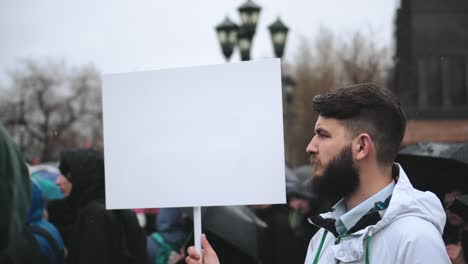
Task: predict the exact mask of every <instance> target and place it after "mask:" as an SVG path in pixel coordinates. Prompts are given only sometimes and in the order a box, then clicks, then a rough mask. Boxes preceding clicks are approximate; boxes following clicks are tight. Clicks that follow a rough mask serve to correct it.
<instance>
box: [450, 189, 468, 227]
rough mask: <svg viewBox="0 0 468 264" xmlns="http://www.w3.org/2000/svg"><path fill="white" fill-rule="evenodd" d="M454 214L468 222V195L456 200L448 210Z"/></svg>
mask: <svg viewBox="0 0 468 264" xmlns="http://www.w3.org/2000/svg"><path fill="white" fill-rule="evenodd" d="M448 209H449V210H450V211H452V212H453V213H455V214H457V215H459V216H460V217H461V218H463V221H465V222H467V221H468V195H462V196H459V197H457V198H456V199H455V201H454V202H453V204H452V205H451V206H450V207H449V208H448Z"/></svg>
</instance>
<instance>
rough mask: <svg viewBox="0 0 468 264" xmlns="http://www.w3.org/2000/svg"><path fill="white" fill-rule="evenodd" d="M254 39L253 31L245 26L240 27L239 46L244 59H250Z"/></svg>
mask: <svg viewBox="0 0 468 264" xmlns="http://www.w3.org/2000/svg"><path fill="white" fill-rule="evenodd" d="M252 39H253V34H252V32H251V31H249V30H247V29H246V28H245V27H242V26H241V27H240V28H239V34H238V42H237V43H238V46H239V51H240V56H241V60H242V61H248V60H250V50H251V48H252Z"/></svg>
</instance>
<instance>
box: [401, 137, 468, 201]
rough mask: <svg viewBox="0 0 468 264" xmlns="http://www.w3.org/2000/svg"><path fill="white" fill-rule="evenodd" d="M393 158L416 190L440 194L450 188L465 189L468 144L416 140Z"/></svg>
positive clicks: (467, 174)
mask: <svg viewBox="0 0 468 264" xmlns="http://www.w3.org/2000/svg"><path fill="white" fill-rule="evenodd" d="M396 160H397V162H399V163H400V164H401V166H402V167H403V169H405V171H406V173H407V174H408V177H409V178H410V179H411V181H412V183H413V185H414V186H415V187H416V188H418V189H421V190H430V191H433V192H435V193H436V194H437V195H438V196H439V197H442V195H443V193H444V192H447V191H450V190H453V189H461V190H462V191H467V190H466V189H467V188H468V186H467V185H466V184H465V183H466V181H467V180H468V178H467V177H468V143H436V142H422V143H417V144H414V145H410V146H408V147H405V148H403V149H402V150H401V151H400V153H399V154H398V157H397V159H396Z"/></svg>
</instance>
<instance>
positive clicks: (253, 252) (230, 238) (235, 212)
mask: <svg viewBox="0 0 468 264" xmlns="http://www.w3.org/2000/svg"><path fill="white" fill-rule="evenodd" d="M182 210H183V212H184V213H186V214H187V215H188V216H189V217H190V218H192V219H193V212H192V208H182ZM266 227H267V225H266V224H265V222H263V221H262V220H261V219H260V218H258V217H257V216H256V215H255V214H254V213H253V212H252V210H250V209H249V208H248V207H247V206H244V205H241V206H209V207H202V229H203V230H207V231H209V232H211V233H213V234H215V235H216V236H218V237H220V238H222V239H223V240H224V241H226V242H228V243H229V244H231V245H233V246H234V247H236V248H238V249H239V250H241V251H242V252H244V253H245V254H247V255H249V256H250V257H252V258H253V259H257V258H258V257H259V246H258V243H259V234H260V232H262V231H263V230H264V229H265V228H266ZM208 240H209V238H208ZM215 250H216V248H215Z"/></svg>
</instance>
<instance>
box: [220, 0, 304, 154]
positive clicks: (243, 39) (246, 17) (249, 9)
mask: <svg viewBox="0 0 468 264" xmlns="http://www.w3.org/2000/svg"><path fill="white" fill-rule="evenodd" d="M238 11H239V16H240V21H241V23H240V26H238V25H236V24H235V23H234V22H232V21H231V20H230V19H229V18H227V17H226V18H225V19H224V21H223V22H221V23H220V24H219V25H218V26H216V32H217V33H218V39H219V43H220V45H221V48H222V51H223V54H224V57H225V58H226V60H228V61H229V58H230V57H231V55H232V53H233V52H234V49H235V48H236V46H237V47H238V48H239V54H240V59H241V60H242V61H248V60H250V59H251V57H250V51H251V49H252V44H253V39H254V36H255V33H256V29H257V24H258V20H259V17H260V11H261V7H260V6H259V5H257V4H255V3H254V2H253V1H252V0H247V1H246V2H245V3H244V4H242V5H241V6H239V7H238ZM268 30H269V31H270V35H271V40H272V44H273V51H274V55H275V57H277V58H280V59H282V58H283V55H284V49H285V46H286V41H287V36H288V32H289V28H288V27H287V26H286V25H285V24H284V23H283V22H282V21H281V19H280V18H279V17H278V18H277V19H276V20H275V21H274V22H273V23H272V24H270V25H269V26H268ZM281 80H282V89H283V100H284V102H285V103H284V104H283V107H284V108H283V112H284V115H283V117H284V121H285V123H284V124H285V131H284V132H285V139H286V141H288V140H289V138H290V137H291V136H290V135H293V133H292V132H293V131H292V129H293V126H292V121H293V119H294V116H295V115H294V113H293V111H291V110H292V109H291V106H292V103H293V100H294V94H295V86H296V83H295V81H294V79H293V78H292V76H291V75H290V74H289V73H288V71H287V65H286V64H282V77H281ZM286 146H289V147H287V154H286V156H287V157H292V153H293V152H294V150H293V149H292V145H291V144H288V143H286ZM287 159H288V158H287Z"/></svg>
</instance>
